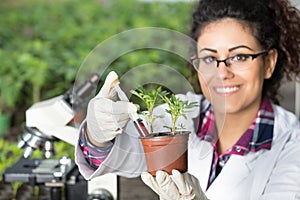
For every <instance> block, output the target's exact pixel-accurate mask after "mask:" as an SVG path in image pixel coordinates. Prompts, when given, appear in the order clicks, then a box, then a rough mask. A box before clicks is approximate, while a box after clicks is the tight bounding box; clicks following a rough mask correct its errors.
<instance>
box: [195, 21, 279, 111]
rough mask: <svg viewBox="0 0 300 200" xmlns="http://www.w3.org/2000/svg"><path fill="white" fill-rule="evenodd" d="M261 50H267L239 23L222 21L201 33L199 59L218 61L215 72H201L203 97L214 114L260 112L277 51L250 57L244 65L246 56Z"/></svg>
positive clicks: (249, 30) (214, 66)
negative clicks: (265, 86)
mask: <svg viewBox="0 0 300 200" xmlns="http://www.w3.org/2000/svg"><path fill="white" fill-rule="evenodd" d="M262 51H264V49H262V48H261V46H260V45H259V43H258V42H257V40H256V39H255V37H254V36H253V34H252V31H251V29H250V28H249V27H247V26H246V25H245V24H244V23H241V22H239V21H237V20H234V19H229V18H227V19H222V20H220V21H216V22H212V23H210V24H208V25H207V26H205V27H204V28H203V29H202V30H201V32H200V36H199V38H198V57H199V58H205V59H202V61H203V62H206V64H207V63H209V62H211V60H213V61H215V60H218V67H217V62H215V65H213V70H212V71H210V72H205V71H203V72H198V77H199V81H200V85H201V89H202V91H203V94H204V95H205V97H206V98H207V99H208V100H209V101H210V102H211V103H212V105H213V106H214V110H215V112H217V113H218V112H219V113H226V114H237V113H240V112H244V111H245V112H247V113H248V112H249V111H253V112H252V113H257V110H258V108H259V105H260V101H261V97H262V88H263V82H264V79H266V78H270V77H271V75H272V72H273V70H274V66H275V63H276V59H277V52H276V51H275V50H270V51H267V52H266V54H260V55H259V56H257V57H251V56H249V57H248V58H247V61H246V62H243V60H244V58H245V57H243V56H244V55H250V54H251V55H253V54H257V53H260V52H262ZM227 58H230V59H227ZM225 59H227V60H226V61H225ZM220 61H221V62H220ZM239 64H242V65H243V69H239V66H238V65H239ZM245 64H246V67H245ZM226 65H228V66H226Z"/></svg>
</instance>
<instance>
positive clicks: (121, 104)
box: [86, 71, 137, 143]
mask: <svg viewBox="0 0 300 200" xmlns="http://www.w3.org/2000/svg"><path fill="white" fill-rule="evenodd" d="M118 83H119V80H118V75H117V74H116V73H115V72H114V71H112V72H110V73H109V74H108V75H107V77H106V79H105V82H104V84H103V86H102V88H101V90H100V91H99V93H98V94H97V95H96V96H95V97H94V98H93V99H91V100H90V101H89V104H88V108H87V116H86V121H87V129H88V131H89V135H90V136H91V137H92V139H94V140H95V141H96V142H99V143H105V142H108V141H110V140H112V139H113V138H115V137H116V135H118V134H120V133H122V130H123V128H124V127H125V125H126V123H127V122H128V120H129V113H135V112H136V111H137V107H136V106H135V105H134V104H133V103H130V102H127V101H118V95H117V92H116V90H115V89H114V86H115V85H116V84H118Z"/></svg>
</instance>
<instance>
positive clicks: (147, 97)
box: [131, 87, 168, 133]
mask: <svg viewBox="0 0 300 200" xmlns="http://www.w3.org/2000/svg"><path fill="white" fill-rule="evenodd" d="M131 93H132V94H133V95H135V96H137V97H138V98H139V99H140V100H142V102H143V103H144V104H145V106H146V110H147V111H146V112H143V114H144V116H145V117H146V119H147V121H148V123H149V125H150V133H153V129H154V127H153V126H154V121H155V119H156V118H157V117H159V116H153V109H154V107H155V106H156V105H158V104H160V103H163V101H162V99H161V98H160V97H161V96H166V95H167V94H168V92H167V91H164V90H162V88H161V87H157V88H155V89H152V90H146V89H145V88H143V87H140V88H138V89H137V90H136V91H135V90H131Z"/></svg>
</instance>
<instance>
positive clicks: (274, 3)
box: [190, 0, 300, 104]
mask: <svg viewBox="0 0 300 200" xmlns="http://www.w3.org/2000/svg"><path fill="white" fill-rule="evenodd" d="M223 18H233V19H237V20H240V21H241V22H242V23H246V24H247V25H249V27H250V29H251V30H252V31H253V35H254V37H256V39H257V41H258V42H259V43H260V44H261V46H262V47H263V48H264V49H272V48H275V49H277V51H278V60H277V64H276V67H275V70H274V72H273V75H272V77H271V78H270V79H266V80H265V82H264V86H263V95H265V96H268V97H269V98H270V99H271V100H272V101H273V102H274V103H276V104H279V101H278V89H279V87H280V86H281V83H282V80H283V78H284V77H286V78H287V80H292V78H293V77H294V75H296V76H298V75H299V74H300V12H299V10H298V9H297V8H295V7H293V6H292V5H291V3H290V2H289V1H288V0H201V1H200V3H199V4H198V7H197V8H196V10H195V11H194V13H193V15H192V27H191V30H190V36H191V37H192V38H193V39H194V40H196V41H197V39H198V37H199V35H200V34H201V30H203V28H204V27H205V26H206V25H207V24H209V23H211V22H215V21H217V20H220V19H223ZM192 51H193V53H194V54H195V53H196V47H193V50H192Z"/></svg>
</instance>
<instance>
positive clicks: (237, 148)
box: [197, 97, 274, 155]
mask: <svg viewBox="0 0 300 200" xmlns="http://www.w3.org/2000/svg"><path fill="white" fill-rule="evenodd" d="M200 113H201V114H200V116H199V129H198V132H197V134H198V136H199V137H200V138H201V139H202V140H205V141H207V142H210V143H211V144H212V145H213V146H214V147H215V146H216V144H217V141H218V135H217V132H216V126H215V118H214V111H213V108H212V106H211V105H209V106H207V107H206V108H205V109H204V110H203V112H200ZM273 129H274V111H273V108H272V103H271V101H270V100H269V99H268V98H266V97H265V98H263V100H262V102H261V105H260V108H259V111H258V113H257V116H256V118H255V119H254V120H253V122H252V124H251V126H250V127H249V128H248V129H247V130H246V131H245V132H244V134H243V135H242V136H241V137H240V139H239V140H238V141H237V143H236V144H235V145H234V146H233V148H232V150H231V151H234V153H235V154H240V155H244V154H245V153H247V152H249V151H251V152H257V151H258V150H260V149H270V148H271V144H272V139H273Z"/></svg>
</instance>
